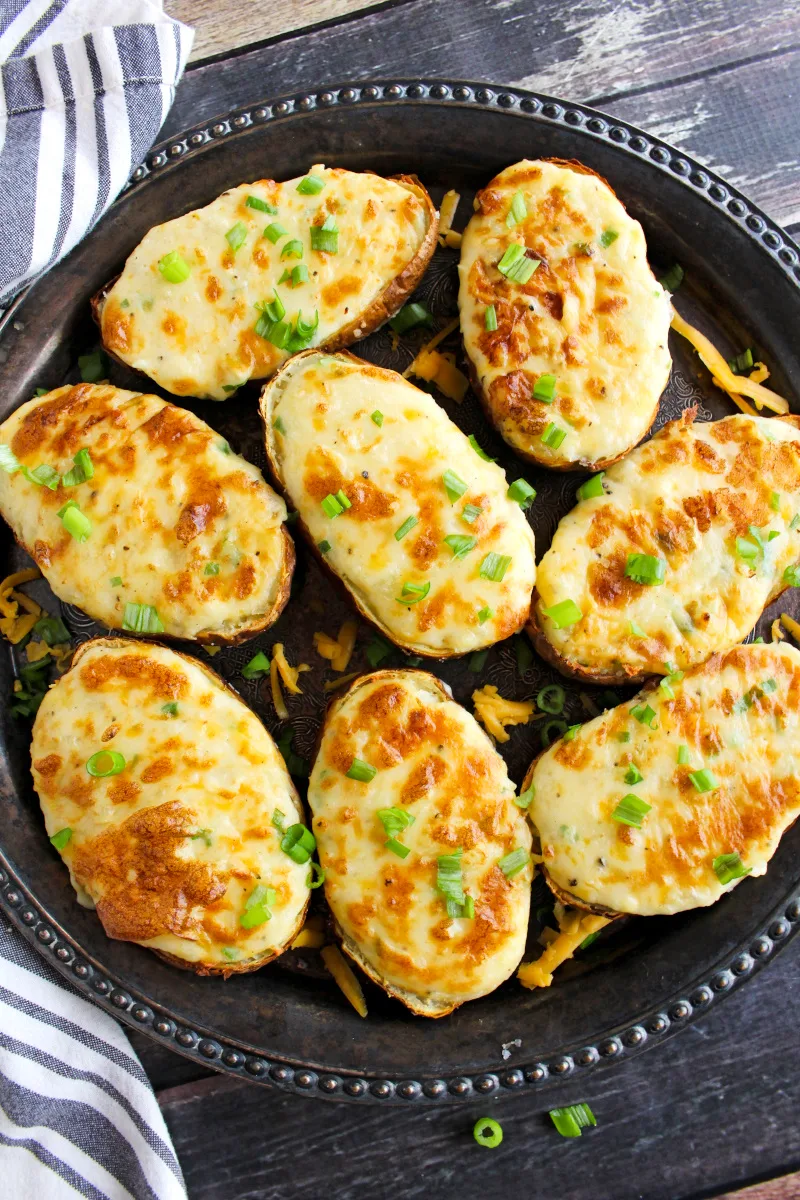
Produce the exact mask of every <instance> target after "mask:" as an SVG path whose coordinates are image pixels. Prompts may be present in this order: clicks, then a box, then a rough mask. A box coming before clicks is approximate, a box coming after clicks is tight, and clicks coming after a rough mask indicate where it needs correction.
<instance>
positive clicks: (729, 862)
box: [712, 850, 753, 887]
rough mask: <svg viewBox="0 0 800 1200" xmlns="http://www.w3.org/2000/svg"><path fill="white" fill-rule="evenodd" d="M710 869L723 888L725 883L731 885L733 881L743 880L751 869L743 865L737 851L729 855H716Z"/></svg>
mask: <svg viewBox="0 0 800 1200" xmlns="http://www.w3.org/2000/svg"><path fill="white" fill-rule="evenodd" d="M712 867H713V868H714V874H715V875H716V877H717V879H718V880H719V881H720V883H721V884H722V885H723V887H724V885H725V884H726V883H732V882H733V881H734V879H743V878H744V876H745V875H749V874H750V872H751V871H752V869H753V868H752V867H746V866H745V865H744V863H743V862H742V859H741V856H740V854H739V851H738V850H734V851H733V853H731V854H718V855H717V857H716V858H715V859H714V862H713V863H712Z"/></svg>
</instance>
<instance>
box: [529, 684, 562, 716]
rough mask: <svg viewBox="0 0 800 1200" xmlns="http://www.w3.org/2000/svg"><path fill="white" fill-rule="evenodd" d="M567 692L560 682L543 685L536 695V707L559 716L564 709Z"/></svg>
mask: <svg viewBox="0 0 800 1200" xmlns="http://www.w3.org/2000/svg"><path fill="white" fill-rule="evenodd" d="M566 698H567V694H566V692H565V691H564V689H563V687H561V685H560V684H559V683H549V684H548V685H547V687H543V688H542V690H541V691H540V692H539V694H538V695H537V697H536V707H537V708H540V709H541V710H542V712H546V713H550V714H551V715H552V716H558V714H559V713H562V712H563V711H564V701H565V700H566Z"/></svg>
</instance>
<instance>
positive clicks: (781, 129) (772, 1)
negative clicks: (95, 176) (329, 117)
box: [165, 0, 800, 222]
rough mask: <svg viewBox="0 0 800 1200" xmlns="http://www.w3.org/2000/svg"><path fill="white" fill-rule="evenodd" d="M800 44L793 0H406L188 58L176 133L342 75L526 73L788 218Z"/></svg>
mask: <svg viewBox="0 0 800 1200" xmlns="http://www.w3.org/2000/svg"><path fill="white" fill-rule="evenodd" d="M799 47H800V6H797V5H790V4H787V3H786V0H760V3H759V5H758V18H757V19H755V20H754V17H753V9H752V7H751V6H749V5H747V4H745V3H744V2H743V0H736V2H735V3H731V0H707V2H706V3H705V4H703V5H697V4H694V3H692V2H691V0H674V2H673V3H670V4H646V5H631V6H620V5H619V4H618V3H616V0H580V2H579V3H578V4H577V5H573V6H571V7H570V6H561V7H559V8H558V9H557V10H556V9H554V8H553V7H551V6H537V5H534V4H533V3H532V0H408V2H407V3H404V4H402V5H400V6H399V7H393V8H389V9H385V10H383V11H381V12H367V13H364V14H361V15H359V16H356V17H354V18H352V19H350V20H348V21H344V22H342V23H341V24H337V25H332V26H328V27H324V28H320V29H317V30H312V31H310V32H305V33H301V34H296V35H290V36H289V37H288V38H286V39H284V40H282V41H281V42H280V43H279V44H277V45H266V46H263V47H261V48H260V49H254V50H250V51H246V52H244V53H242V54H239V55H238V56H237V57H235V58H233V59H231V60H229V61H227V62H222V63H216V64H208V65H199V66H196V67H193V68H191V69H190V70H189V71H187V73H186V76H185V77H184V79H183V81H182V82H181V84H180V87H179V89H178V94H177V97H176V102H175V105H174V107H173V110H172V112H171V113H170V115H169V117H168V120H167V125H166V126H165V132H166V133H167V134H168V133H169V132H171V131H175V132H177V131H180V130H181V129H184V128H186V127H188V126H189V125H192V124H194V123H197V122H200V121H207V120H210V119H211V118H212V117H214V116H216V115H217V114H218V113H220V112H224V111H226V110H229V109H231V108H235V107H237V106H240V105H245V104H248V103H255V102H256V101H257V100H258V99H263V98H266V97H267V96H269V95H272V96H275V95H280V94H282V93H287V92H288V93H292V92H294V93H297V92H298V91H304V90H310V91H314V90H318V89H321V88H322V87H324V86H327V85H329V84H331V83H336V82H342V81H344V80H345V78H346V79H350V80H364V81H365V80H369V79H386V78H389V79H390V78H392V77H412V78H413V77H426V76H428V77H442V76H449V77H451V78H459V77H460V78H467V79H470V78H473V79H474V78H478V77H479V78H483V79H488V80H492V81H495V82H506V83H509V84H510V83H514V82H516V83H519V84H522V85H525V86H527V87H531V88H534V89H537V88H538V89H539V90H549V91H551V92H554V93H557V94H560V95H562V96H563V95H569V96H571V97H573V98H574V99H576V100H585V101H587V102H589V103H591V102H592V101H593V100H594V101H596V102H600V101H602V106H603V108H605V109H606V110H607V111H609V112H613V113H618V114H619V115H620V116H622V117H624V118H625V119H627V120H630V121H633V122H634V123H637V124H641V125H644V126H645V128H647V127H650V128H652V129H653V130H654V131H656V132H658V133H659V134H661V135H662V136H664V137H666V138H667V139H668V140H671V141H675V142H677V143H678V144H680V145H681V146H682V147H683V148H684V149H685V150H686V151H687V152H688V153H693V154H696V155H698V157H700V158H702V159H703V160H704V161H706V162H709V163H711V164H713V165H714V166H716V167H718V168H719V169H720V170H721V171H722V172H723V173H724V174H725V175H726V176H727V177H728V178H729V179H730V180H731V182H732V183H735V184H736V185H737V186H741V187H742V188H744V189H745V190H746V191H747V192H748V193H749V194H750V195H751V196H752V198H753V199H754V200H755V201H757V202H758V203H759V204H761V205H762V206H763V207H764V208H765V209H766V210H767V211H768V212H769V213H770V214H771V215H772V216H774V217H775V218H776V219H777V220H778V221H782V222H786V221H796V220H797V219H798V216H800V207H799V206H798V200H797V195H798V191H800V188H798V181H799V180H800V167H799V166H798V145H800V106H798V105H797V104H796V102H795V99H794V96H795V93H796V90H797V84H796V80H797V78H798V48H799ZM687 63H688V64H690V66H691V72H690V73H687ZM704 78H707V79H708V82H707V83H705V84H704V83H703V79H704ZM756 98H757V99H756Z"/></svg>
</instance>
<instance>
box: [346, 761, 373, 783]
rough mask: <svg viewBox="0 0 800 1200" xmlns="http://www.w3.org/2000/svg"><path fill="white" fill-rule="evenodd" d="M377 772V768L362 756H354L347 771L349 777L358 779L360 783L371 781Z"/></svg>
mask: <svg viewBox="0 0 800 1200" xmlns="http://www.w3.org/2000/svg"><path fill="white" fill-rule="evenodd" d="M377 774H378V771H377V768H376V767H371V766H370V765H369V763H366V762H364V760H363V759H362V758H354V759H353V761H352V762H351V764H350V769H349V770H348V771H347V772H346V775H347V778H348V779H356V780H358V782H359V783H370V782H371V781H372V780H373V779H374V778H375V776H376V775H377Z"/></svg>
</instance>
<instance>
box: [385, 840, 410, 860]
mask: <svg viewBox="0 0 800 1200" xmlns="http://www.w3.org/2000/svg"><path fill="white" fill-rule="evenodd" d="M383 844H384V846H385V847H386V849H387V850H391V852H392V854H396V855H397V857H398V858H408V856H409V854H410V853H411V849H410V847H409V846H404V845H403V843H402V842H398V840H397V838H393V837H390V838H387V839H386V841H385V842H384V843H383Z"/></svg>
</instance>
